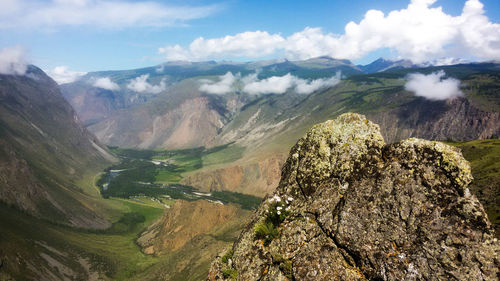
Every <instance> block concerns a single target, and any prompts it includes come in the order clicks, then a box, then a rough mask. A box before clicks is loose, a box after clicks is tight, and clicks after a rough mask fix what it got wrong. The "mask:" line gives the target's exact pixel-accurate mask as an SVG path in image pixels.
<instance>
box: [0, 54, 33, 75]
mask: <svg viewBox="0 0 500 281" xmlns="http://www.w3.org/2000/svg"><path fill="white" fill-rule="evenodd" d="M27 69H28V63H27V62H26V54H25V52H24V50H23V49H22V48H21V47H13V48H4V49H1V50H0V74H7V75H24V74H25V73H26V70H27Z"/></svg>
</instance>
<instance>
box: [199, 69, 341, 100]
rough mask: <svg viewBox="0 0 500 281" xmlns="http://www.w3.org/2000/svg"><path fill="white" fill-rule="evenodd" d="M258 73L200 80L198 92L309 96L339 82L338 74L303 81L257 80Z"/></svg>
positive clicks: (287, 77) (292, 78)
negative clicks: (289, 92) (291, 92)
mask: <svg viewBox="0 0 500 281" xmlns="http://www.w3.org/2000/svg"><path fill="white" fill-rule="evenodd" d="M257 76H258V73H254V74H250V75H247V76H244V77H241V75H240V74H236V75H233V74H232V73H231V72H228V73H226V74H225V75H222V76H220V77H219V81H218V82H213V81H207V80H201V81H200V82H201V83H202V85H201V86H200V87H199V90H200V91H202V92H205V93H209V94H216V95H223V94H228V93H231V92H235V91H238V90H240V91H242V92H245V93H247V94H250V95H261V94H278V95H279V94H284V93H286V92H287V91H289V90H294V91H295V92H297V93H299V94H310V93H312V92H314V91H317V90H319V89H321V88H325V87H333V86H335V85H337V84H338V83H339V82H340V72H338V73H337V75H336V76H334V77H331V78H321V79H315V80H305V79H301V78H298V77H296V76H293V75H291V74H290V73H288V74H286V75H284V76H272V77H269V78H266V79H262V80H259V79H258V78H257Z"/></svg>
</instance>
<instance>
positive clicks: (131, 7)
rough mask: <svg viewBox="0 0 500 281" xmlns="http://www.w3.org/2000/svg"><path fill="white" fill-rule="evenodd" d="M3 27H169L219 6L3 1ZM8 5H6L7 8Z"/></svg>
mask: <svg viewBox="0 0 500 281" xmlns="http://www.w3.org/2000/svg"><path fill="white" fill-rule="evenodd" d="M0 6H1V7H2V9H1V10H0V28H37V29H39V28H48V29H54V28H57V27H60V26H81V25H86V26H90V25H92V26H96V27H99V28H102V27H104V28H123V27H137V26H155V27H159V26H169V25H175V24H179V23H183V22H185V21H188V20H192V19H197V18H203V17H206V16H208V15H210V14H213V13H214V12H215V11H216V10H217V9H218V6H217V5H210V6H172V5H167V4H164V3H162V2H161V1H125V0H51V1H42V0H0ZM4 7H5V8H4Z"/></svg>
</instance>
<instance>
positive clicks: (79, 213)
mask: <svg viewBox="0 0 500 281" xmlns="http://www.w3.org/2000/svg"><path fill="white" fill-rule="evenodd" d="M0 135H1V136H2V137H1V140H0V145H1V146H0V180H1V184H2V189H1V190H0V200H1V201H2V202H3V203H4V204H8V205H12V206H15V207H16V208H18V209H21V210H23V211H26V212H28V213H30V214H33V215H36V216H39V217H42V218H44V219H48V220H52V221H57V222H59V223H64V224H69V225H73V226H79V227H96V228H102V227H106V226H108V225H109V222H108V221H107V220H106V219H105V217H104V216H103V214H101V213H99V209H100V208H101V207H100V206H99V204H98V203H97V201H98V200H99V199H98V198H99V193H98V191H96V190H95V189H93V187H91V186H92V185H91V184H88V185H87V184H84V182H85V181H88V179H89V177H91V176H93V175H94V173H96V172H97V171H98V170H99V169H100V168H102V167H104V166H105V165H107V164H109V163H110V161H113V160H114V158H113V156H111V155H110V154H109V153H108V152H107V151H106V150H105V149H104V148H103V147H101V146H100V144H99V142H98V141H97V139H95V137H93V136H92V135H90V134H89V133H88V132H87V130H86V129H84V128H83V127H82V126H81V124H80V122H79V121H78V118H77V117H76V114H75V112H74V111H73V109H72V108H71V106H70V105H69V104H68V103H67V102H66V101H65V100H64V98H63V97H62V95H61V93H60V91H59V88H58V86H57V84H56V83H55V82H54V81H53V80H52V79H50V78H49V77H48V76H46V75H45V73H43V72H42V71H41V70H40V69H38V68H36V67H34V66H30V67H29V70H28V72H27V74H26V75H24V76H12V75H0Z"/></svg>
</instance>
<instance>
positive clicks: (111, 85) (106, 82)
mask: <svg viewBox="0 0 500 281" xmlns="http://www.w3.org/2000/svg"><path fill="white" fill-rule="evenodd" d="M66 1H67V0H66ZM92 85H93V86H94V87H97V88H101V89H105V90H110V91H116V90H119V89H120V86H118V84H116V83H115V82H113V81H111V79H109V77H101V78H99V79H96V80H95V82H94V83H93V84H92Z"/></svg>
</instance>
